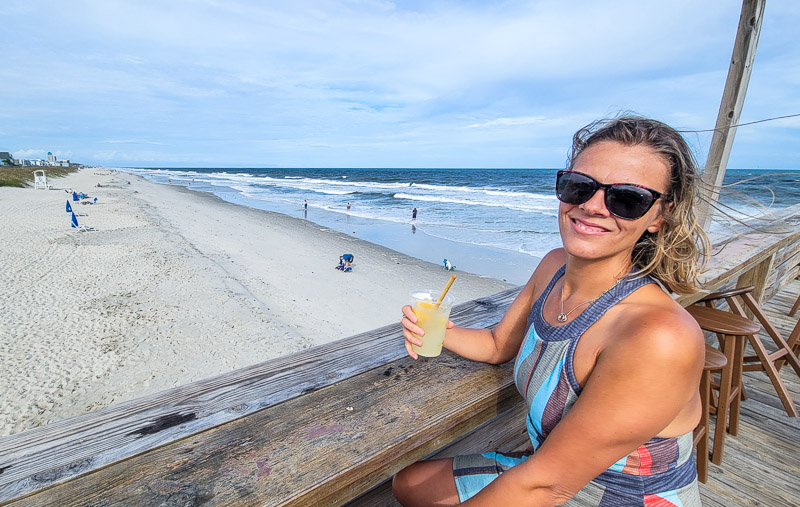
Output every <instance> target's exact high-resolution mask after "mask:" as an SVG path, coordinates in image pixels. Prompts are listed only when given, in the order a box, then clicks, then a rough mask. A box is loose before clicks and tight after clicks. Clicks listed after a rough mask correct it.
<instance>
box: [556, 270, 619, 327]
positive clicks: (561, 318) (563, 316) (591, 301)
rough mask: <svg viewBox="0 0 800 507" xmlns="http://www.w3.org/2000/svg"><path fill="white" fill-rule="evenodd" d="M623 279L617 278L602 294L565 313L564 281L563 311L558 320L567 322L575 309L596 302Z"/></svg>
mask: <svg viewBox="0 0 800 507" xmlns="http://www.w3.org/2000/svg"><path fill="white" fill-rule="evenodd" d="M621 281H622V278H620V279H619V280H617V281H616V283H615V284H614V285H612V286H611V287H609V288H607V289H606V290H604V291H603V293H602V294H600V295H599V296H597V297H596V298H594V299H590V300H588V301H584V302H583V303H581V304H579V305H578V306H576V307H575V308H573V309H572V310H570V311H568V312H567V313H564V285H566V282H565V283H563V284H561V313H559V314H558V317H556V320H558V321H559V322H566V321H567V317H569V314H570V313H572V312H574V311H575V310H577V309H578V308H580V307H581V306H583V305H585V304H592V303H594V302H595V301H597V300H598V299H600V298H601V297H603V296H605V295H606V292H608V291H610V290H611V289H613V288H614V287H616V286H617V285H619V282H621Z"/></svg>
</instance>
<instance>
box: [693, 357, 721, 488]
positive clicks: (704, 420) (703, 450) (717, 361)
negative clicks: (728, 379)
mask: <svg viewBox="0 0 800 507" xmlns="http://www.w3.org/2000/svg"><path fill="white" fill-rule="evenodd" d="M727 364H728V359H727V358H726V357H725V355H724V354H723V353H722V352H720V351H718V350H717V349H715V348H714V347H712V346H711V345H706V360H705V364H704V365H703V376H702V377H700V402H701V403H702V405H703V412H702V414H701V415H700V423H699V424H698V425H697V427H696V428H695V429H694V445H695V447H697V480H698V481H700V482H702V483H703V484H705V482H706V480H707V479H708V433H709V431H708V430H709V415H710V414H711V374H712V373H714V372H720V373H721V372H722V369H723V368H725V366H726V365H727ZM723 435H724V433H723ZM714 440H716V435H714Z"/></svg>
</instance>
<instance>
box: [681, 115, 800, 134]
mask: <svg viewBox="0 0 800 507" xmlns="http://www.w3.org/2000/svg"><path fill="white" fill-rule="evenodd" d="M795 116H800V113H798V114H787V115H786V116H776V117H774V118H767V119H765V120H757V121H749V122H747V123H739V124H737V125H730V126H728V127H722V128H718V129H705V130H679V131H678V132H682V133H685V134H690V133H698V132H716V131H718V130H720V131H721V130H725V129H732V128H735V127H743V126H745V125H753V124H754V123H763V122H765V121H772V120H781V119H783V118H794V117H795Z"/></svg>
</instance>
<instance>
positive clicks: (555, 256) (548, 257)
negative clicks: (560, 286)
mask: <svg viewBox="0 0 800 507" xmlns="http://www.w3.org/2000/svg"><path fill="white" fill-rule="evenodd" d="M566 263H567V252H566V251H565V250H564V249H563V248H556V249H554V250H550V251H549V252H547V254H545V256H544V257H542V260H541V261H539V264H538V265H537V266H536V269H535V270H534V272H533V275H532V276H531V278H536V279H537V281H539V282H541V281H545V282H549V281H550V279H551V278H553V275H555V274H556V272H557V271H558V270H559V269H560V268H561V266H563V265H564V264H566Z"/></svg>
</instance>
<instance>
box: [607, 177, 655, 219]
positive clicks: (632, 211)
mask: <svg viewBox="0 0 800 507" xmlns="http://www.w3.org/2000/svg"><path fill="white" fill-rule="evenodd" d="M654 201H655V196H654V195H653V194H651V193H650V192H649V191H647V190H646V189H644V188H641V187H637V186H634V185H615V186H613V187H611V188H610V189H609V190H608V192H606V201H605V202H606V207H607V208H608V211H610V212H611V213H613V214H615V215H617V216H618V217H620V218H626V219H628V220H635V219H637V218H641V217H642V216H644V214H645V213H647V211H648V210H649V209H650V207H651V206H652V205H653V202H654Z"/></svg>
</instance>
